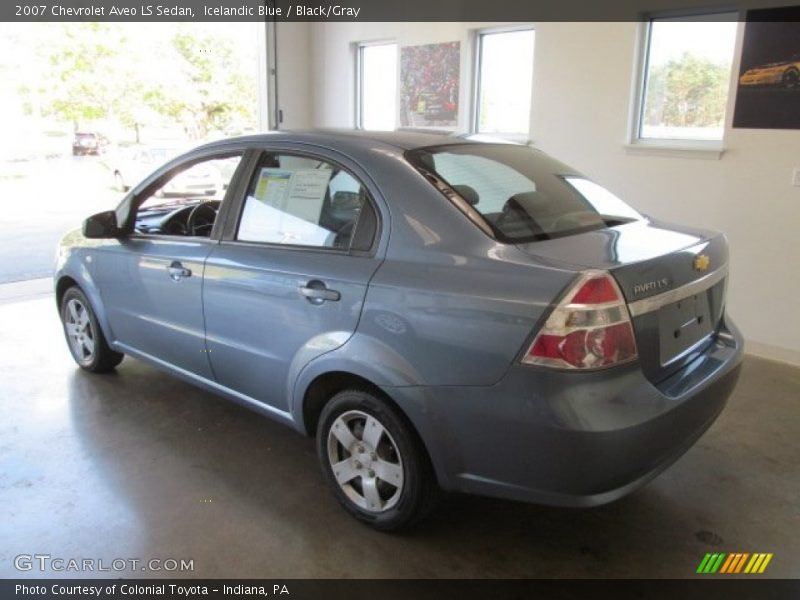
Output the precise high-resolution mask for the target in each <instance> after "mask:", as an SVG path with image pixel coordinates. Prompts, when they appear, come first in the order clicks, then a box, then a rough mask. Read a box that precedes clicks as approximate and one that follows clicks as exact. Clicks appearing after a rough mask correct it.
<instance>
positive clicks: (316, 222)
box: [236, 154, 376, 249]
mask: <svg viewBox="0 0 800 600" xmlns="http://www.w3.org/2000/svg"><path fill="white" fill-rule="evenodd" d="M359 221H361V223H362V227H360V229H361V231H359V235H356V226H357V224H358V223H359ZM375 226H376V219H375V213H374V209H373V208H372V206H371V204H370V203H369V201H368V199H367V190H366V188H364V186H363V185H361V183H360V182H359V181H358V180H357V179H356V178H355V177H354V176H353V175H351V174H350V173H348V172H347V171H345V170H344V169H342V168H340V167H339V166H337V165H334V164H331V163H329V162H326V161H323V160H318V159H316V158H310V157H305V156H296V155H288V154H287V155H279V154H269V155H266V156H265V157H264V158H263V159H262V160H261V162H260V163H259V165H258V167H257V169H256V172H255V176H254V177H253V181H252V182H251V184H250V187H249V189H248V191H247V197H246V198H245V202H244V207H243V209H242V215H241V218H240V220H239V229H238V232H237V235H236V239H237V240H240V241H245V242H263V243H268V244H284V245H291V246H314V247H320V248H341V249H349V248H351V246H352V245H353V241H354V239H357V240H359V242H358V244H357V245H356V246H358V247H359V249H366V248H369V246H370V245H371V242H372V237H374V230H375ZM365 228H371V234H370V233H369V232H367V234H365V232H364V231H363V230H364V229H365ZM365 244H366V248H363V247H362V246H364V245H365Z"/></svg>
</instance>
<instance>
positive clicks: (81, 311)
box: [64, 298, 95, 364]
mask: <svg viewBox="0 0 800 600" xmlns="http://www.w3.org/2000/svg"><path fill="white" fill-rule="evenodd" d="M64 329H65V330H66V332H67V339H68V340H69V345H70V348H71V349H72V353H73V354H74V355H75V357H76V358H77V359H78V361H79V362H81V363H84V364H85V363H90V362H91V361H92V359H93V358H94V353H95V337H94V329H93V328H92V320H91V319H90V318H89V311H88V310H87V308H86V306H84V304H83V303H82V302H81V301H80V300H78V299H76V298H71V299H70V300H69V301H68V302H67V306H66V310H65V311H64Z"/></svg>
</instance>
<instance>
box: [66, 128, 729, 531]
mask: <svg viewBox="0 0 800 600" xmlns="http://www.w3.org/2000/svg"><path fill="white" fill-rule="evenodd" d="M209 174H213V176H212V175H209ZM210 176H211V177H212V178H213V179H214V181H216V182H218V183H217V184H215V185H214V187H213V189H210V188H209V186H208V185H207V181H208V180H209V177H210ZM175 178H180V180H181V186H174V185H171V183H172V181H173V180H174V179H175ZM195 182H196V184H195ZM195 185H196V190H195V189H194V188H193V186H195ZM176 189H180V192H175V190H176ZM727 278H728V248H727V244H726V241H725V238H724V236H723V235H721V234H719V233H716V232H713V231H706V230H699V229H694V228H689V227H682V226H681V227H679V226H675V225H667V224H665V223H661V222H658V221H655V220H653V219H651V218H648V217H645V216H643V215H641V214H639V213H637V212H636V211H635V210H634V209H632V208H631V207H630V206H628V205H627V204H625V203H624V202H622V201H621V200H619V199H618V198H617V197H616V196H614V195H613V194H612V193H610V192H609V191H607V190H606V189H604V188H603V187H601V186H600V185H598V184H597V183H595V182H593V181H591V180H590V179H588V178H586V177H584V176H583V175H581V174H580V173H578V172H576V171H575V170H574V169H571V168H570V167H568V166H566V165H564V164H562V163H559V162H557V161H555V160H553V159H551V158H549V157H548V156H546V155H545V154H543V153H542V152H539V151H537V150H535V149H533V148H530V147H526V146H520V145H513V144H502V143H485V142H480V143H479V142H475V141H470V140H468V139H464V138H459V137H454V136H441V135H432V134H422V133H410V132H404V133H380V134H377V133H376V134H372V133H356V132H324V131H319V132H307V133H275V134H266V135H260V136H253V137H246V138H237V139H232V140H227V141H221V142H216V143H212V144H208V145H205V146H202V147H200V148H197V149H196V150H194V151H192V152H189V153H188V154H185V155H183V156H181V157H179V158H176V159H174V160H172V161H171V162H169V163H168V164H166V165H164V166H163V167H162V168H160V169H159V170H157V171H156V172H154V173H153V174H152V175H150V176H149V177H147V178H146V179H145V180H144V181H142V182H141V183H139V184H138V185H136V186H135V187H133V189H132V190H131V191H130V192H129V193H128V194H127V195H126V196H125V198H124V199H123V201H122V203H121V204H120V205H119V206H118V207H117V208H116V209H115V210H113V211H109V212H105V213H100V214H98V215H94V216H93V217H90V218H89V219H87V221H86V222H85V223H84V226H83V230H82V231H75V232H73V233H70V234H68V235H67V236H66V237H65V238H64V240H63V241H62V242H61V245H60V248H59V251H58V264H57V271H56V276H55V283H56V297H57V301H58V307H59V310H60V314H61V318H62V320H63V324H64V332H65V334H66V338H67V342H68V345H69V349H70V351H71V353H72V355H73V357H74V358H75V360H76V361H77V363H78V364H79V365H80V366H81V367H82V368H84V369H87V370H89V371H93V372H103V371H108V370H110V369H113V368H114V367H115V366H116V365H118V364H119V363H120V361H121V360H122V359H123V356H124V355H129V356H132V357H134V358H137V359H140V360H143V361H146V362H148V363H150V364H152V365H155V366H156V367H159V368H161V369H164V370H166V371H168V372H170V373H173V374H175V375H177V376H179V377H181V378H183V379H185V380H187V381H190V382H192V383H194V384H197V385H199V386H202V387H204V388H206V389H208V390H211V391H213V392H215V393H218V394H221V395H223V396H225V397H227V398H229V399H231V400H234V401H236V402H239V403H241V404H244V405H245V406H247V407H249V408H252V409H254V410H256V411H258V412H260V413H263V414H265V415H267V416H269V417H272V418H274V419H277V420H279V421H282V422H284V423H286V424H288V425H291V426H292V427H294V428H295V429H297V430H298V431H300V432H303V433H305V434H308V435H316V439H317V449H318V453H319V459H320V462H321V465H322V470H323V472H324V475H325V477H326V479H327V481H328V482H329V484H330V487H331V489H332V490H333V493H334V494H335V495H336V497H337V498H338V500H339V501H340V502H341V503H342V505H343V506H344V507H345V509H346V510H347V511H349V512H350V513H351V514H352V515H354V516H355V517H357V518H358V519H360V520H362V521H364V522H367V523H369V524H371V525H372V526H374V527H376V528H379V529H384V530H389V529H397V528H400V527H403V526H407V525H409V524H411V523H412V522H413V521H416V520H418V519H419V518H420V517H422V516H423V515H425V514H426V512H427V511H429V510H430V507H431V506H432V505H433V500H434V499H435V497H436V496H437V492H438V490H440V489H443V490H452V491H461V492H469V493H475V494H486V495H491V496H499V497H503V498H513V499H517V500H524V501H531V502H540V503H546V504H555V505H564V506H592V505H597V504H601V503H604V502H609V501H612V500H614V499H616V498H619V497H620V496H622V495H624V494H626V493H628V492H630V491H632V490H634V489H635V488H637V487H639V486H641V485H643V484H644V483H645V482H647V481H648V480H649V479H651V478H652V477H654V476H655V475H656V474H658V473H659V472H660V471H661V470H663V469H664V468H666V467H667V466H668V465H669V464H671V463H672V462H673V461H674V460H676V459H677V458H678V457H679V456H680V455H681V454H682V453H683V452H684V451H686V450H687V449H688V448H689V447H690V446H691V445H692V444H693V443H694V442H695V441H696V440H697V439H698V437H699V436H700V435H701V434H702V433H703V432H704V431H705V430H706V429H707V428H708V427H709V425H710V424H711V423H712V422H713V421H714V419H715V418H716V417H717V415H718V414H719V412H720V411H721V410H722V407H723V406H724V404H725V401H726V399H727V398H728V396H729V394H730V392H731V390H732V389H733V387H734V385H735V383H736V379H737V376H738V372H739V366H740V363H741V358H742V348H743V344H742V338H741V335H740V334H739V332H738V331H737V329H736V328H735V326H734V325H733V323H732V322H731V320H730V318H729V317H728V316H727V314H726V313H725V289H726V284H727Z"/></svg>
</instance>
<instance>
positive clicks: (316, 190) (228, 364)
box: [203, 148, 382, 411]
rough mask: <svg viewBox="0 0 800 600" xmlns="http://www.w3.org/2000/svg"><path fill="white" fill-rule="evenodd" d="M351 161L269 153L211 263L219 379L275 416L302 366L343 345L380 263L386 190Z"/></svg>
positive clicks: (213, 351)
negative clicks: (381, 195) (381, 192)
mask: <svg viewBox="0 0 800 600" xmlns="http://www.w3.org/2000/svg"><path fill="white" fill-rule="evenodd" d="M365 181H367V178H366V175H365V174H364V173H363V172H361V171H360V170H359V168H358V167H357V165H355V164H353V163H351V162H349V161H347V159H345V158H344V157H338V156H331V154H330V153H327V152H324V151H320V152H314V153H309V152H308V151H305V150H303V151H297V150H293V149H289V148H286V149H283V148H281V149H275V150H272V151H265V152H263V153H262V155H261V157H260V159H259V160H258V161H257V163H256V164H255V166H254V168H253V170H252V173H251V176H250V178H249V181H248V182H247V185H246V189H243V190H242V191H241V194H240V197H239V199H238V203H235V204H232V205H231V211H230V213H229V217H228V222H227V224H226V232H225V233H224V235H223V239H222V241H221V242H220V244H219V245H218V246H217V247H215V248H214V249H213V250H212V251H211V253H210V254H209V256H208V258H207V260H206V268H205V279H204V286H203V305H204V312H205V321H206V337H207V339H206V343H207V346H208V354H209V359H210V361H211V365H212V368H213V371H214V374H215V376H216V379H217V381H219V383H221V384H222V385H224V386H226V387H228V388H230V389H232V390H234V391H236V392H238V393H240V394H243V395H245V396H247V397H249V398H251V399H255V400H257V401H259V402H261V403H265V404H267V405H269V406H271V407H273V408H274V409H276V410H279V411H288V408H289V406H288V398H289V397H290V394H291V388H292V385H293V383H294V381H295V379H296V376H297V374H298V373H299V371H300V369H302V367H303V366H304V365H305V364H307V363H308V362H309V361H310V360H312V359H313V358H315V357H316V356H319V355H321V354H323V353H325V352H328V351H330V350H333V349H335V348H337V347H339V346H341V345H342V344H344V343H345V342H346V341H347V340H348V339H349V337H350V336H351V335H352V334H353V332H354V331H355V329H356V326H357V324H358V320H359V317H360V314H361V308H362V305H363V302H364V297H365V294H366V290H367V285H368V283H369V281H370V279H371V277H372V275H373V274H374V273H375V271H376V269H377V268H378V266H379V264H380V260H381V257H380V256H379V252H378V251H377V248H378V241H379V238H380V229H381V223H382V221H381V218H380V212H379V209H378V206H377V204H376V196H378V193H377V190H376V189H375V188H374V186H372V184H367V183H365Z"/></svg>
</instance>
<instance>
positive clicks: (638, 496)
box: [0, 296, 800, 578]
mask: <svg viewBox="0 0 800 600" xmlns="http://www.w3.org/2000/svg"><path fill="white" fill-rule="evenodd" d="M0 300H1V299H0ZM0 341H1V342H2V343H0V398H1V400H0V407H2V409H1V410H2V412H0V577H14V576H18V575H25V576H38V577H41V576H43V575H50V576H52V575H58V573H52V572H50V573H44V574H42V573H39V572H37V571H35V570H34V571H31V572H28V573H19V572H18V571H16V570H15V567H14V562H15V561H14V557H16V556H18V555H20V554H49V555H51V556H52V557H54V558H56V557H60V558H65V559H69V558H77V559H84V558H93V559H104V560H105V561H107V562H110V561H111V560H112V559H115V558H123V559H129V558H136V559H141V560H149V559H151V558H161V559H167V558H174V559H178V560H180V559H191V560H193V564H194V571H192V572H190V573H182V574H181V575H182V576H192V577H253V578H260V577H281V578H286V577H295V578H301V577H325V578H339V577H425V578H427V577H688V576H692V575H693V574H694V571H695V569H696V568H697V565H698V564H699V562H700V560H701V559H702V558H703V556H704V555H705V553H707V552H772V553H774V558H773V560H772V562H771V564H770V565H769V567H768V569H767V572H766V574H765V576H771V577H798V576H800V536H798V532H800V369H795V368H791V367H788V366H786V365H782V364H779V363H774V362H770V361H766V360H761V359H756V358H748V359H747V360H746V363H745V366H744V372H743V374H742V378H741V380H740V383H739V386H738V389H737V390H736V392H735V395H734V396H733V397H732V398H731V400H730V403H729V406H728V408H727V409H726V410H725V412H724V413H723V415H722V416H721V417H720V419H719V420H718V421H717V423H716V424H715V425H714V426H713V427H712V428H711V430H709V432H708V433H707V434H706V435H705V436H704V437H703V438H702V439H701V440H700V442H699V443H698V444H697V445H696V446H695V447H694V448H693V449H692V450H690V451H689V452H688V454H686V455H685V456H684V457H683V458H682V459H681V460H680V461H679V462H677V463H676V464H675V465H674V466H673V467H671V468H670V469H668V470H667V471H666V472H665V473H663V474H662V475H661V476H660V477H658V478H657V479H656V480H655V481H653V482H652V483H650V484H649V485H647V486H646V487H645V488H643V489H642V490H640V491H638V492H636V493H635V494H633V495H631V496H629V497H627V498H625V499H623V500H621V501H619V502H616V503H614V504H611V505H608V506H604V507H601V508H597V509H592V510H575V509H556V508H547V507H539V506H532V505H525V504H517V503H513V502H505V501H500V500H492V499H486V498H477V497H466V496H455V495H454V496H450V497H447V498H446V499H445V501H444V502H443V503H442V505H441V506H440V508H439V509H438V511H437V512H436V513H435V514H434V515H433V517H432V518H431V519H430V520H429V521H428V522H427V523H426V524H425V526H423V527H420V528H419V529H417V530H416V531H413V532H412V533H408V534H404V535H386V534H380V533H376V532H373V531H371V530H369V529H367V528H365V527H364V526H362V525H360V524H358V523H356V522H354V521H353V520H351V519H350V518H349V517H347V516H346V515H345V514H344V512H343V511H342V510H340V508H339V507H338V505H337V504H336V502H335V501H334V500H333V498H332V496H331V495H329V493H328V492H327V490H326V489H325V487H324V485H323V481H322V477H321V476H320V472H319V469H318V467H317V462H316V457H315V453H314V445H313V443H312V440H310V439H306V438H304V437H301V436H300V435H298V434H296V433H295V432H293V431H291V430H290V429H288V428H286V427H283V426H281V425H278V424H276V423H273V422H271V421H268V420H266V419H264V418H262V417H259V416H256V415H254V414H252V413H250V412H248V411H246V410H245V409H242V408H239V407H237V406H235V405H232V404H229V403H226V402H225V401H223V400H221V399H219V398H216V397H214V396H212V395H211V394H208V393H205V392H202V391H199V390H197V389H195V388H193V387H192V386H190V385H188V384H185V383H182V382H180V381H178V380H176V379H173V378H171V377H169V376H167V375H164V374H161V373H160V372H158V371H156V370H155V369H153V368H151V367H149V366H146V365H144V364H143V363H140V362H138V361H135V360H131V359H126V360H125V361H124V362H123V364H122V365H121V366H120V367H119V369H118V370H117V372H116V373H115V374H111V375H105V376H93V375H89V374H86V373H84V372H82V371H80V370H79V369H77V368H76V367H75V366H74V365H73V363H72V360H71V359H70V357H69V354H68V352H67V348H66V346H65V343H64V340H63V337H62V335H61V331H60V329H59V323H58V320H57V316H56V311H55V308H54V305H53V300H52V297H41V296H40V297H34V298H31V299H22V300H21V299H19V298H13V297H12V298H11V299H10V300H6V301H5V303H2V302H0ZM122 574H128V575H130V574H131V573H122ZM134 574H136V575H139V576H148V577H158V576H160V575H163V572H162V573H155V572H146V573H134ZM78 575H79V574H75V573H64V574H63V576H72V577H76V576H78ZM119 575H120V573H111V574H107V576H119Z"/></svg>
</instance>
